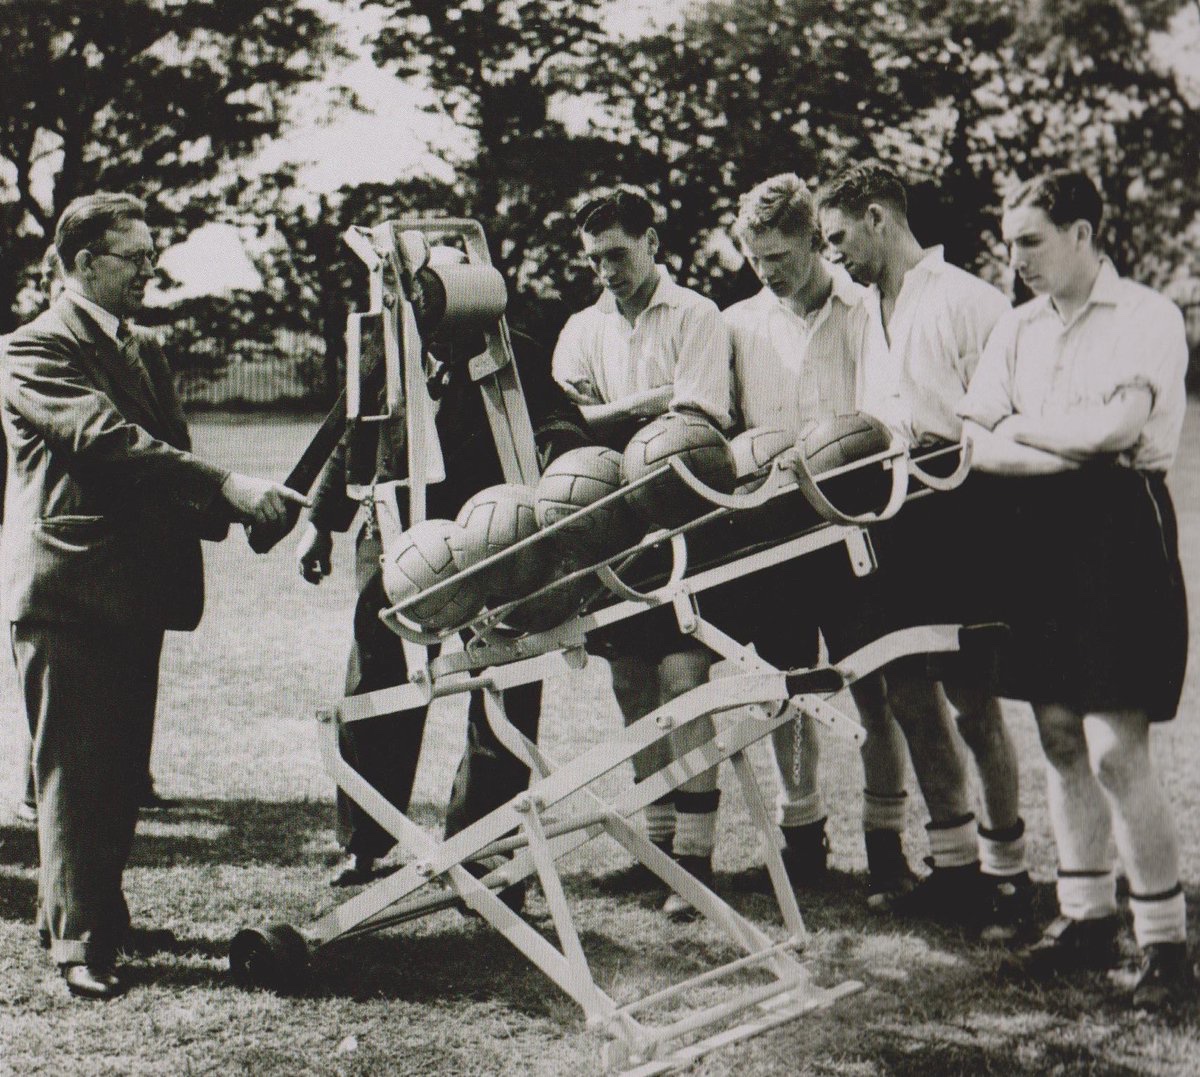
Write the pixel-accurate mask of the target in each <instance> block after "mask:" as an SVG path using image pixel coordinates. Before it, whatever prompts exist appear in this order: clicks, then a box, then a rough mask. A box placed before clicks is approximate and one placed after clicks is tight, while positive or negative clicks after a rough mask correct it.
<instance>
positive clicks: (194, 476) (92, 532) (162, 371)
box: [0, 296, 228, 630]
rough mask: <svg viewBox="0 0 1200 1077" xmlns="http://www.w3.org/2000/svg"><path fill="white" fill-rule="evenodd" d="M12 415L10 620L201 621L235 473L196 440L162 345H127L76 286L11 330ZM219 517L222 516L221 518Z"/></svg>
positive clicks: (3, 581)
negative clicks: (222, 503)
mask: <svg viewBox="0 0 1200 1077" xmlns="http://www.w3.org/2000/svg"><path fill="white" fill-rule="evenodd" d="M0 422H2V423H3V426H4V432H5V434H6V436H7V438H8V441H9V449H10V457H11V460H12V467H11V469H10V474H9V481H8V490H7V492H6V511H5V527H4V531H3V535H2V536H0V600H2V610H3V614H4V616H5V617H7V619H8V620H10V621H29V622H49V623H76V624H87V625H91V626H95V627H113V628H121V629H134V628H137V629H150V630H154V629H183V630H188V629H192V628H194V627H195V626H196V624H197V623H198V622H199V620H200V614H201V612H202V610H203V605H204V585H203V575H202V564H201V556H200V543H199V536H200V535H201V534H202V533H204V534H206V535H207V536H209V537H218V536H221V535H223V534H224V530H225V529H227V527H228V518H227V517H222V516H221V514H220V510H219V507H218V506H219V502H218V501H217V494H218V492H219V490H220V487H221V484H222V483H223V482H224V481H225V478H226V476H227V475H228V472H227V471H225V470H223V469H221V468H218V467H214V466H212V465H211V464H207V463H205V462H204V461H202V460H200V459H199V458H197V457H196V456H193V455H192V453H191V452H190V451H189V450H190V448H191V442H190V440H189V438H188V432H187V426H186V424H185V422H184V418H183V412H182V410H181V409H180V406H179V399H178V397H177V396H176V394H175V389H174V384H173V381H172V378H171V372H170V369H169V368H168V366H167V363H166V360H165V358H164V356H163V354H162V349H161V348H160V347H159V346H158V344H157V342H156V341H154V340H153V338H152V337H150V336H149V335H148V334H146V333H145V332H144V331H137V330H135V332H134V333H133V335H132V338H131V340H130V341H129V342H128V343H127V344H126V345H125V346H124V347H123V348H121V349H118V347H117V346H116V344H114V343H113V341H112V339H111V338H110V337H108V336H107V335H106V334H105V333H104V332H103V331H102V330H101V329H100V327H99V325H97V324H96V322H95V320H94V319H93V318H92V317H91V316H90V315H89V314H87V313H86V312H85V311H83V310H81V309H80V308H79V307H78V306H77V305H76V304H75V303H73V302H72V301H71V300H70V299H69V298H68V297H67V296H62V297H60V298H59V299H58V301H57V302H55V303H54V304H53V305H52V306H51V307H50V309H49V310H47V311H45V312H44V313H43V314H41V315H40V316H38V317H37V318H35V319H34V320H33V321H32V322H30V323H29V324H28V325H25V326H23V327H22V328H20V329H18V330H17V331H16V332H15V333H14V334H12V336H11V337H10V338H9V340H8V343H7V347H6V349H5V351H4V354H3V356H2V357H0ZM214 522H215V526H214Z"/></svg>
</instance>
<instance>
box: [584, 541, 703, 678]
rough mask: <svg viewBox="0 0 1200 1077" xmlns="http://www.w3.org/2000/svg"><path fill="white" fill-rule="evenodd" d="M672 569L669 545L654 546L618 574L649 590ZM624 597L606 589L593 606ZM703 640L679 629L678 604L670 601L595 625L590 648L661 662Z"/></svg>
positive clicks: (610, 656) (603, 653) (602, 654)
mask: <svg viewBox="0 0 1200 1077" xmlns="http://www.w3.org/2000/svg"><path fill="white" fill-rule="evenodd" d="M670 571H671V552H670V546H669V545H661V546H652V547H650V548H649V549H648V550H646V551H645V552H644V553H641V554H639V555H638V556H637V557H636V558H635V559H634V560H633V561H632V562H631V563H630V564H629V565H627V566H626V567H624V568H622V569H621V570H620V571H619V572H618V573H617V575H619V576H620V577H621V579H622V580H623V581H624V582H625V583H626V584H628V585H629V586H630V587H633V588H634V589H635V590H638V591H649V590H653V589H654V588H656V587H661V586H662V585H663V584H664V583H666V581H667V578H668V576H669V575H670ZM619 601H621V600H620V599H619V598H617V597H616V596H615V595H612V594H610V593H608V592H607V591H606V592H605V594H604V596H602V598H601V599H600V600H599V601H597V602H593V603H592V604H591V607H590V608H599V607H602V606H610V605H613V604H614V603H616V602H619ZM700 646H701V644H700V643H699V642H698V641H697V640H696V639H695V637H693V636H689V635H685V634H684V633H683V632H681V631H680V630H679V622H678V620H677V619H676V617H675V610H674V607H673V606H671V605H670V604H667V605H663V606H654V607H651V608H648V609H647V610H646V611H645V612H644V613H637V614H634V615H633V616H632V617H626V618H625V619H624V620H622V621H616V622H615V623H613V624H610V625H605V626H604V627H603V628H596V629H593V630H592V631H591V632H589V633H588V634H587V643H586V649H587V651H588V653H589V654H594V655H598V656H599V657H601V658H606V659H609V660H610V661H611V660H612V659H617V658H640V659H642V660H643V661H647V662H653V663H658V662H660V661H662V659H664V658H666V657H667V656H668V655H671V654H681V653H683V652H685V651H692V650H695V649H696V648H698V647H700Z"/></svg>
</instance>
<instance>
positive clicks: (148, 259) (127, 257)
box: [96, 251, 158, 269]
mask: <svg viewBox="0 0 1200 1077" xmlns="http://www.w3.org/2000/svg"><path fill="white" fill-rule="evenodd" d="M102 254H107V255H108V257H109V258H120V259H121V261H122V262H130V263H132V264H133V265H136V266H145V267H146V268H147V269H153V268H154V267H155V266H157V265H158V252H157V251H135V252H133V253H132V254H122V253H121V252H120V251H97V252H96V256H97V257H99V256H100V255H102Z"/></svg>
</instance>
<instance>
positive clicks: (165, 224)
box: [0, 0, 336, 325]
mask: <svg viewBox="0 0 1200 1077" xmlns="http://www.w3.org/2000/svg"><path fill="white" fill-rule="evenodd" d="M335 52H336V44H335V38H334V36H333V30H332V27H331V26H330V25H329V24H327V23H326V22H325V21H324V20H323V19H322V18H321V17H320V16H319V15H318V14H316V13H315V12H314V11H313V10H312V9H311V8H309V7H308V6H306V5H305V4H304V3H302V2H301V0H239V2H238V3H236V4H232V3H224V2H221V0H185V2H179V0H10V2H9V3H8V4H6V6H5V12H4V18H3V19H2V20H0V55H2V56H3V57H4V64H3V65H2V67H0V162H2V165H3V170H4V172H6V173H8V174H9V176H11V179H10V180H8V181H7V182H6V183H5V184H4V185H3V186H0V199H3V201H0V243H2V245H3V250H4V255H5V257H4V259H3V261H2V262H0V266H2V268H0V312H3V321H4V322H7V323H10V325H11V321H12V317H13V315H14V314H15V307H16V303H17V296H18V293H19V291H20V288H21V284H22V280H23V277H24V275H25V272H26V270H27V269H28V267H30V266H32V265H34V264H35V263H36V262H37V261H38V259H39V258H40V256H41V253H42V250H43V248H44V247H45V245H46V243H47V241H48V239H49V237H50V234H51V232H52V230H53V227H54V222H55V220H56V218H57V217H58V215H59V213H61V211H62V209H63V208H64V207H65V205H66V204H67V202H69V201H70V200H71V199H72V198H74V197H75V196H76V195H79V194H82V193H85V192H87V191H91V190H95V189H100V188H108V189H118V190H127V191H131V192H134V193H137V194H139V195H142V196H144V197H146V198H147V199H148V200H149V202H150V205H151V215H152V219H153V221H154V223H155V224H156V225H160V226H162V229H163V230H164V232H165V234H166V236H167V238H178V237H179V236H181V235H183V234H186V232H188V231H189V230H190V229H192V228H193V227H195V226H196V225H197V224H199V223H201V222H203V221H204V220H206V219H209V218H210V216H211V215H212V214H213V211H214V208H215V207H217V206H218V205H219V204H220V200H221V199H222V198H223V197H224V195H225V193H226V191H227V189H228V186H229V184H230V183H231V182H232V175H231V172H230V165H231V162H233V161H236V160H237V159H239V158H242V157H244V156H246V155H247V154H249V153H250V152H251V151H252V150H253V149H254V148H255V147H256V146H257V145H258V144H259V142H260V140H262V139H263V138H265V137H266V136H268V135H271V134H273V133H275V132H276V131H278V130H279V128H280V126H281V125H282V123H283V121H284V119H285V116H286V105H285V100H286V95H287V94H288V92H289V91H290V90H291V89H292V88H293V87H295V86H296V85H298V84H299V83H300V82H302V81H304V80H307V79H310V78H313V77H315V76H316V75H317V74H318V73H319V72H320V71H321V70H322V68H323V66H324V64H325V63H326V62H327V60H328V59H329V58H330V57H331V56H332V55H334V54H335Z"/></svg>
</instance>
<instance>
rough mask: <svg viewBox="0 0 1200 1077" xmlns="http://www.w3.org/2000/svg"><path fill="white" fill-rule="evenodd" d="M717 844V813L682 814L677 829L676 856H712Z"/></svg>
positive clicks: (688, 812)
mask: <svg viewBox="0 0 1200 1077" xmlns="http://www.w3.org/2000/svg"><path fill="white" fill-rule="evenodd" d="M716 844H717V813H716V812H715V811H706V812H690V811H687V812H680V813H679V817H678V821H677V823H676V829H675V855H676V856H709V857H711V856H712V851H713V848H714V847H715V846H716Z"/></svg>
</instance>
